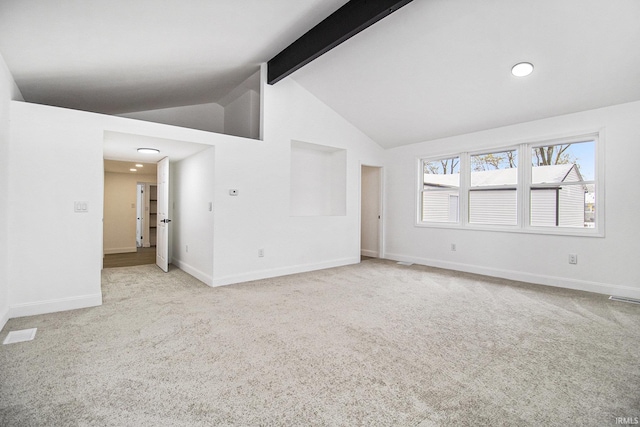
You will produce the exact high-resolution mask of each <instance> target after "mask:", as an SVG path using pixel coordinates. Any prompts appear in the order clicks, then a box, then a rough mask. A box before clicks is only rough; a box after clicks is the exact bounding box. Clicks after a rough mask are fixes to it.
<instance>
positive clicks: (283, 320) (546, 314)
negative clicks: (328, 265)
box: [0, 260, 640, 427]
mask: <svg viewBox="0 0 640 427" xmlns="http://www.w3.org/2000/svg"><path fill="white" fill-rule="evenodd" d="M103 295H104V304H103V305H102V306H100V307H95V308H89V309H81V310H74V311H67V312H61V313H52V314H46V315H40V316H32V317H25V318H18V319H11V320H9V322H8V323H7V325H6V327H5V328H4V329H3V331H2V332H1V333H0V340H3V339H4V337H5V336H6V335H7V333H8V332H9V331H12V330H21V329H27V328H38V330H37V335H36V337H35V339H34V340H33V341H29V342H22V343H17V344H9V345H0V425H2V426H76V425H77V426H218V425H220V426H281V425H282V426H309V425H320V426H416V427H426V426H472V425H473V426H566V425H580V426H609V425H610V426H614V425H617V424H616V423H617V421H616V418H618V417H640V305H634V304H628V303H621V302H613V301H609V300H608V299H607V297H606V296H603V295H597V294H592V293H587V292H579V291H572V290H566V289H557V288H550V287H545V286H538V285H530V284H524V283H519V282H512V281H508V280H501V279H494V278H489V277H483V276H477V275H471V274H463V273H456V272H451V271H446V270H439V269H433V268H428V267H423V266H416V265H414V266H401V265H397V264H396V263H394V262H390V261H384V260H367V261H364V262H362V263H360V264H356V265H351V266H346V267H339V268H332V269H327V270H321V271H316V272H311V273H305V274H297V275H291V276H285V277H279V278H274V279H268V280H260V281H254V282H248V283H243V284H237V285H231V286H224V287H218V288H209V287H207V286H206V285H204V284H202V283H201V282H199V281H197V280H196V279H194V278H193V277H191V276H189V275H187V274H186V273H184V272H182V271H180V270H178V269H176V268H172V269H171V270H170V272H169V273H166V274H165V273H162V272H161V271H160V270H159V269H158V268H157V267H156V266H153V265H144V266H137V267H124V268H113V269H105V270H103Z"/></svg>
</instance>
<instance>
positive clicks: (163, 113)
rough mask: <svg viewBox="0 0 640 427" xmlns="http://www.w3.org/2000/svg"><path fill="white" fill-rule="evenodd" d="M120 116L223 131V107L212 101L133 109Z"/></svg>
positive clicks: (210, 130)
mask: <svg viewBox="0 0 640 427" xmlns="http://www.w3.org/2000/svg"><path fill="white" fill-rule="evenodd" d="M119 116H120V117H128V118H131V119H138V120H144V121H148V122H154V123H164V124H167V125H175V126H181V127H186V128H190V129H199V130H206V131H209V132H219V133H224V107H223V106H221V105H220V104H216V103H214V102H212V103H208V104H199V105H186V106H183V107H171V108H161V109H158V110H147V111H135V112H132V113H124V114H119Z"/></svg>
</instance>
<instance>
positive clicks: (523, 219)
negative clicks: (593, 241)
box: [415, 129, 605, 237]
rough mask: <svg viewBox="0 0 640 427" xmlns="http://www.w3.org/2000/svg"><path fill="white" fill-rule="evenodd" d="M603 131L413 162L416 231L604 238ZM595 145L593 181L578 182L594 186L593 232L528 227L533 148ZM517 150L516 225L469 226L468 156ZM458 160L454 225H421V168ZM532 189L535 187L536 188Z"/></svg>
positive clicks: (430, 223)
mask: <svg viewBox="0 0 640 427" xmlns="http://www.w3.org/2000/svg"><path fill="white" fill-rule="evenodd" d="M604 139H605V136H604V129H599V130H596V131H587V132H580V133H574V134H571V135H569V136H557V137H550V138H539V139H530V140H526V141H521V142H518V143H516V144H510V145H503V146H491V147H488V148H485V149H481V150H474V151H464V152H453V153H446V154H443V155H438V156H424V157H423V156H421V157H418V158H417V159H416V160H417V163H416V164H417V170H418V173H417V174H416V176H417V180H416V183H417V185H416V188H417V198H416V201H417V205H416V214H417V215H416V223H415V226H416V227H428V228H454V229H469V230H487V231H500V232H516V233H529V234H550V235H565V236H590V237H604V235H605V209H604V204H605V194H604V172H605V167H604V164H605V162H604V152H605V149H604V144H605V142H604ZM588 141H595V165H594V173H595V176H594V179H593V180H592V181H591V180H589V181H582V182H581V183H580V184H594V185H595V206H596V215H595V222H594V227H593V228H577V227H576V228H572V227H558V226H556V227H545V226H535V225H531V223H530V210H531V187H532V182H531V179H532V177H531V170H532V166H531V165H532V163H531V162H532V157H531V152H532V149H533V148H535V147H540V146H549V145H559V144H568V143H580V142H588ZM514 149H515V150H517V155H518V183H517V185H516V192H517V194H516V197H517V225H487V224H473V223H470V222H469V192H470V188H471V156H473V155H478V154H488V153H498V152H503V151H509V150H514ZM455 157H459V158H460V165H459V168H460V188H459V193H458V208H459V212H458V219H459V220H458V222H457V223H453V222H429V221H422V193H423V191H424V190H423V188H424V187H423V185H424V175H423V170H424V169H423V164H424V163H425V162H431V161H437V160H441V159H447V158H455ZM535 186H536V187H538V186H539V185H538V184H536V185H535Z"/></svg>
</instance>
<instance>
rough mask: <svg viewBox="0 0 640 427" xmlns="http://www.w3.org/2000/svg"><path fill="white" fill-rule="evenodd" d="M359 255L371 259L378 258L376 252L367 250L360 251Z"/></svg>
mask: <svg viewBox="0 0 640 427" xmlns="http://www.w3.org/2000/svg"><path fill="white" fill-rule="evenodd" d="M360 255H362V256H370V257H373V258H378V251H370V250H368V249H361V250H360Z"/></svg>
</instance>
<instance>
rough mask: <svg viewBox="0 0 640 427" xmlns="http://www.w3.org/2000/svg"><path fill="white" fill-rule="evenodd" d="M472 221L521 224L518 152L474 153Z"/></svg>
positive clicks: (471, 164)
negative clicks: (519, 222)
mask: <svg viewBox="0 0 640 427" xmlns="http://www.w3.org/2000/svg"><path fill="white" fill-rule="evenodd" d="M470 167H471V173H470V174H471V185H470V186H469V223H471V224H492V225H517V224H518V197H517V193H518V187H517V184H518V151H517V150H508V151H501V152H496V153H484V154H474V155H472V156H471V162H470Z"/></svg>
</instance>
